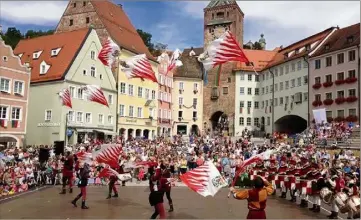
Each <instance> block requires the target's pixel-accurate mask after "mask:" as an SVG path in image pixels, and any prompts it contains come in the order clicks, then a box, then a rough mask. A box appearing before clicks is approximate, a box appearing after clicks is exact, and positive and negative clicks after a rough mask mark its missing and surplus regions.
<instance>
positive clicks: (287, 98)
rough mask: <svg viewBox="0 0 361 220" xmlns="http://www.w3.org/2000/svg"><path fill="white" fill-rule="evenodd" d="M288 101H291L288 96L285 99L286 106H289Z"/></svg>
mask: <svg viewBox="0 0 361 220" xmlns="http://www.w3.org/2000/svg"><path fill="white" fill-rule="evenodd" d="M288 100H289V97H288V96H286V97H285V103H286V104H288Z"/></svg>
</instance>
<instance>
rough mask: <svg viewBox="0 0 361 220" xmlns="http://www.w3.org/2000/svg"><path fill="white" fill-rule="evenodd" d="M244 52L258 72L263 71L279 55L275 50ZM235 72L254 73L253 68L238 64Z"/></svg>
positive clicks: (245, 50) (246, 50)
mask: <svg viewBox="0 0 361 220" xmlns="http://www.w3.org/2000/svg"><path fill="white" fill-rule="evenodd" d="M243 52H244V53H245V55H246V56H247V58H248V60H249V61H250V62H252V63H253V65H254V68H255V70H256V71H261V70H262V69H263V68H265V67H266V66H267V64H268V63H269V62H270V61H272V59H273V58H274V57H275V55H276V54H277V51H275V50H273V51H270V50H248V49H244V50H243ZM235 70H244V71H253V67H252V66H250V65H248V66H247V64H246V63H239V62H238V63H237V65H236V68H235Z"/></svg>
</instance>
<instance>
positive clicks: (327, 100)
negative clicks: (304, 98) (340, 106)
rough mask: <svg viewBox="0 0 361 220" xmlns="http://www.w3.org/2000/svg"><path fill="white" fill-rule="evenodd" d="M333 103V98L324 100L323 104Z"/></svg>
mask: <svg viewBox="0 0 361 220" xmlns="http://www.w3.org/2000/svg"><path fill="white" fill-rule="evenodd" d="M332 103H333V100H332V99H325V100H324V101H323V104H324V105H332Z"/></svg>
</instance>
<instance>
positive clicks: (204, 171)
mask: <svg viewBox="0 0 361 220" xmlns="http://www.w3.org/2000/svg"><path fill="white" fill-rule="evenodd" d="M180 179H181V180H182V182H183V183H184V184H186V185H187V186H188V187H189V188H190V189H191V190H193V191H194V192H196V193H198V194H200V195H201V196H203V197H206V196H214V195H216V193H217V192H218V191H219V190H220V189H221V188H223V187H225V186H227V182H226V181H225V179H224V178H223V177H222V176H221V174H220V173H219V171H218V169H217V168H216V167H215V166H214V164H213V163H212V162H211V161H207V162H206V163H204V165H202V166H199V167H197V168H195V169H193V170H191V171H188V172H186V173H185V174H183V175H181V176H180Z"/></svg>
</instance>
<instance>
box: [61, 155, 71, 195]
mask: <svg viewBox="0 0 361 220" xmlns="http://www.w3.org/2000/svg"><path fill="white" fill-rule="evenodd" d="M61 161H62V162H63V164H64V165H63V170H62V173H63V189H62V191H61V192H60V194H66V189H65V188H66V185H69V193H73V166H74V158H73V156H72V155H71V153H70V152H69V151H68V152H66V156H65V157H63V158H62V159H61Z"/></svg>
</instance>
